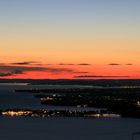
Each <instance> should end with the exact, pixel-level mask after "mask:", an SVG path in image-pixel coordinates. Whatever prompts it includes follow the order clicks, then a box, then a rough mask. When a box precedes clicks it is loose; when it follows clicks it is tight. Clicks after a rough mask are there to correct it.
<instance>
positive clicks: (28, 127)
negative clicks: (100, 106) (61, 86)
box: [0, 84, 140, 140]
mask: <svg viewBox="0 0 140 140" xmlns="http://www.w3.org/2000/svg"><path fill="white" fill-rule="evenodd" d="M34 87H36V88H44V87H46V86H45V85H43V86H31V85H30V86H29V85H24V84H23V85H0V109H7V108H29V109H40V108H46V107H45V106H42V105H41V104H40V103H39V100H38V99H35V98H34V96H33V94H31V93H15V92H14V89H28V88H34ZM47 87H49V88H50V86H47ZM54 87H55V86H54ZM54 87H53V86H52V87H51V88H54ZM55 88H56V87H55ZM50 108H51V107H50ZM52 108H53V107H52ZM89 109H90V108H89ZM138 131H140V120H139V119H130V118H99V119H84V118H29V117H21V118H16V117H13V118H12V117H11V118H10V117H3V116H1V117H0V140H40V139H41V140H131V134H132V133H133V132H138ZM139 139H140V136H136V137H135V140H139Z"/></svg>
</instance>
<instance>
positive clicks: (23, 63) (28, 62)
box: [11, 61, 38, 65]
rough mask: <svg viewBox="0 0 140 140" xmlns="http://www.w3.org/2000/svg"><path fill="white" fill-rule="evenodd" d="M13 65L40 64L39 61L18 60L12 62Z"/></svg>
mask: <svg viewBox="0 0 140 140" xmlns="http://www.w3.org/2000/svg"><path fill="white" fill-rule="evenodd" d="M11 64H12V65H30V64H38V62H37V61H23V62H16V63H11Z"/></svg>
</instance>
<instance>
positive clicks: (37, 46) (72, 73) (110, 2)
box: [0, 0, 140, 79]
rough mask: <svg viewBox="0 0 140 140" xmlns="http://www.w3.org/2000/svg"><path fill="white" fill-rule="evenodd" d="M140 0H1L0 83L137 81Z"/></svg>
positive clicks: (139, 58) (138, 73) (139, 47)
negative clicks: (29, 80)
mask: <svg viewBox="0 0 140 140" xmlns="http://www.w3.org/2000/svg"><path fill="white" fill-rule="evenodd" d="M139 6H140V1H139V0H116V1H114V0H106V1H105V0H12V1H11V0H3V1H0V17H1V18H0V23H1V24H0V78H24V79H25V78H33V79H133V78H134V79H138V78H140V64H139V60H140V55H139V54H140V16H139V14H140V8H139Z"/></svg>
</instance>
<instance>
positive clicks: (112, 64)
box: [108, 63, 121, 66]
mask: <svg viewBox="0 0 140 140" xmlns="http://www.w3.org/2000/svg"><path fill="white" fill-rule="evenodd" d="M108 65H111V66H118V65H121V64H118V63H111V64H108Z"/></svg>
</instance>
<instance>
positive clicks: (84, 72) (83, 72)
mask: <svg viewBox="0 0 140 140" xmlns="http://www.w3.org/2000/svg"><path fill="white" fill-rule="evenodd" d="M74 73H77V74H89V72H86V71H82V72H80V71H79V72H74Z"/></svg>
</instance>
